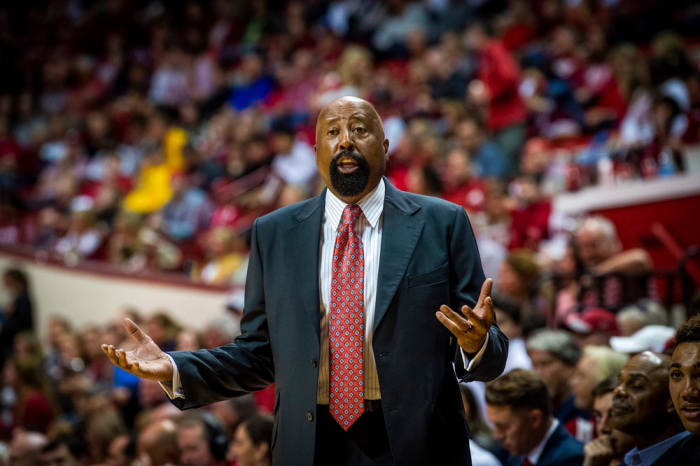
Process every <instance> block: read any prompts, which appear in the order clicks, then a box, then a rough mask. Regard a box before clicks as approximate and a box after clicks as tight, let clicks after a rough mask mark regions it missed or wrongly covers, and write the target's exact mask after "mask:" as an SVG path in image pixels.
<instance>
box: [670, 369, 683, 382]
mask: <svg viewBox="0 0 700 466" xmlns="http://www.w3.org/2000/svg"><path fill="white" fill-rule="evenodd" d="M682 378H683V373H681V371H673V372H671V379H673V380H680V379H682Z"/></svg>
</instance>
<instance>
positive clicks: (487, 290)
mask: <svg viewBox="0 0 700 466" xmlns="http://www.w3.org/2000/svg"><path fill="white" fill-rule="evenodd" d="M492 287H493V280H491V279H490V278H487V279H486V280H484V283H483V284H482V285H481V293H479V300H478V301H477V302H476V306H475V308H480V307H481V306H483V305H484V299H486V298H487V297H489V296H491V288H492Z"/></svg>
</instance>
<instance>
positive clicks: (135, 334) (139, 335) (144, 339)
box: [124, 317, 149, 344]
mask: <svg viewBox="0 0 700 466" xmlns="http://www.w3.org/2000/svg"><path fill="white" fill-rule="evenodd" d="M124 328H125V329H126V331H127V332H128V333H129V335H131V338H133V339H134V340H135V341H136V343H138V344H144V343H148V338H149V337H148V335H146V334H145V333H143V330H141V329H140V328H139V326H138V325H136V324H135V323H134V321H133V320H131V319H129V318H128V317H125V318H124Z"/></svg>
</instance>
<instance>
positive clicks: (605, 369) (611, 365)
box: [570, 346, 628, 411]
mask: <svg viewBox="0 0 700 466" xmlns="http://www.w3.org/2000/svg"><path fill="white" fill-rule="evenodd" d="M627 358H628V356H627V355H626V354H624V353H619V352H617V351H615V350H613V349H612V348H610V347H608V346H587V347H586V348H584V350H583V356H582V357H581V359H580V360H579V362H578V364H577V365H576V370H575V371H574V373H573V375H572V376H571V378H570V385H571V391H572V392H573V394H574V403H575V404H576V407H577V408H579V409H584V410H586V411H590V410H591V409H592V408H593V389H594V388H595V386H596V385H598V384H599V383H600V382H602V381H603V380H605V379H607V378H609V377H615V376H617V374H618V373H619V372H620V370H622V367H623V366H624V365H625V363H626V362H627Z"/></svg>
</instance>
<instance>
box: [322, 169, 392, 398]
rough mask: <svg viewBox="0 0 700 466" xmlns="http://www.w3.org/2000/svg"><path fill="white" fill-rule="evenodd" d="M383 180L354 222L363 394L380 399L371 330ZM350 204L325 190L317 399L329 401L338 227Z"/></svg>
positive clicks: (379, 245)
mask: <svg viewBox="0 0 700 466" xmlns="http://www.w3.org/2000/svg"><path fill="white" fill-rule="evenodd" d="M384 189H385V187H384V180H383V179H382V180H380V181H379V184H378V185H377V187H376V188H374V190H373V191H372V192H370V193H368V194H367V195H366V196H365V197H363V198H362V199H361V200H360V201H359V202H358V203H357V205H358V206H360V209H361V210H362V215H360V216H359V217H358V218H357V221H356V222H355V232H356V233H357V234H358V235H359V236H360V238H362V251H363V254H364V262H365V282H364V295H365V297H364V310H365V339H364V351H363V353H364V358H363V359H364V371H363V372H364V395H365V399H366V400H378V399H380V398H381V394H380V391H379V378H378V377H377V366H376V364H375V361H374V352H373V351H372V329H373V325H372V324H373V322H374V307H375V303H376V301H377V277H378V274H379V251H380V249H381V245H382V223H383V215H382V213H383V211H384ZM345 206H347V204H346V203H345V202H343V201H341V200H340V199H338V198H337V197H336V196H335V195H334V194H333V193H332V192H331V191H330V190H326V209H325V211H324V214H323V224H322V226H321V244H320V247H319V263H318V282H319V283H318V289H319V290H320V293H321V296H320V299H321V306H320V307H321V354H320V356H319V372H318V388H317V397H316V398H317V402H318V403H319V404H328V377H329V375H328V374H329V370H328V358H329V355H330V352H329V349H328V314H327V312H326V310H327V309H330V294H331V279H332V277H331V274H332V271H331V269H332V265H333V249H334V248H335V238H336V233H337V232H338V227H339V226H340V223H341V221H342V218H343V210H344V209H345Z"/></svg>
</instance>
